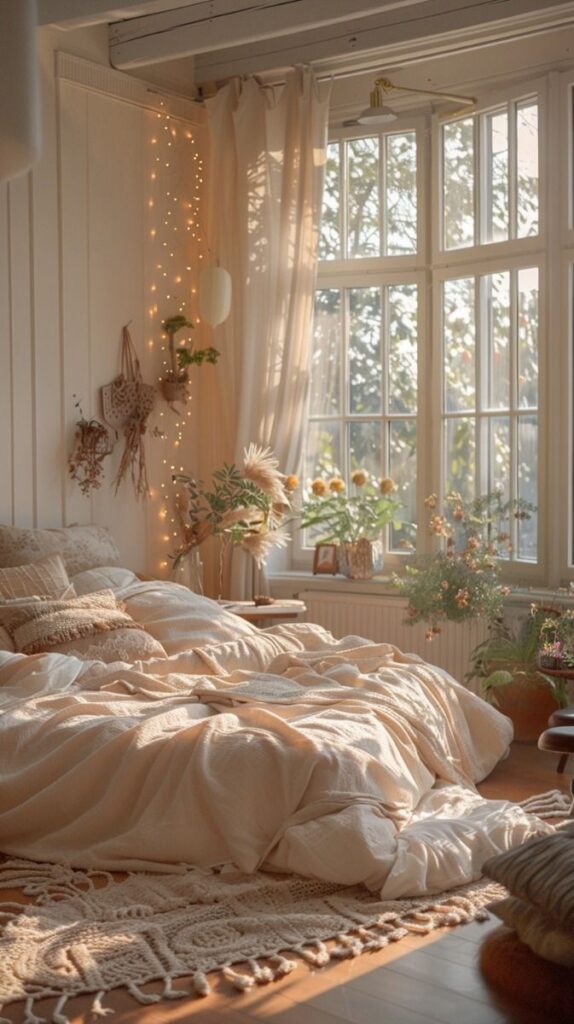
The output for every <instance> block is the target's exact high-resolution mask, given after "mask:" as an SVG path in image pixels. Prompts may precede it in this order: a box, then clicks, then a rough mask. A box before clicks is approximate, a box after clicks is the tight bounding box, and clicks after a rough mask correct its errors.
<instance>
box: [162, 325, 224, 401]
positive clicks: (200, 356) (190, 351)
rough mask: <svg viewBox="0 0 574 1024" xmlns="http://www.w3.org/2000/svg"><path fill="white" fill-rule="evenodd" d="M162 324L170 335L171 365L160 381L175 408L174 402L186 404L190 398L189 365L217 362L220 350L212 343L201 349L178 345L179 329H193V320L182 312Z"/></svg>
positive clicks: (163, 393)
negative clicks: (177, 335) (176, 337)
mask: <svg viewBox="0 0 574 1024" xmlns="http://www.w3.org/2000/svg"><path fill="white" fill-rule="evenodd" d="M161 326H162V330H163V331H165V333H166V334H167V336H168V346H169V362H170V366H169V369H168V370H167V371H166V373H165V374H164V376H163V378H162V379H161V381H160V388H161V393H162V395H163V397H164V398H165V400H166V402H167V403H168V405H169V406H170V407H171V408H172V409H173V408H174V405H173V403H174V402H183V403H184V404H185V403H186V402H187V400H188V398H189V390H188V387H189V374H188V367H190V366H193V365H194V364H195V365H197V366H201V364H202V363H213V364H215V363H216V362H217V360H218V359H219V352H218V351H217V349H216V348H213V347H212V346H211V345H210V346H209V347H208V348H200V349H196V348H194V347H193V344H191V345H176V344H175V335H176V334H177V332H178V331H181V330H182V328H184V327H187V328H188V329H191V330H193V324H192V323H191V321H190V320H188V319H187V317H185V316H182V315H181V314H178V315H177V316H170V317H168V319H167V320H164V321H163V323H162V325H161Z"/></svg>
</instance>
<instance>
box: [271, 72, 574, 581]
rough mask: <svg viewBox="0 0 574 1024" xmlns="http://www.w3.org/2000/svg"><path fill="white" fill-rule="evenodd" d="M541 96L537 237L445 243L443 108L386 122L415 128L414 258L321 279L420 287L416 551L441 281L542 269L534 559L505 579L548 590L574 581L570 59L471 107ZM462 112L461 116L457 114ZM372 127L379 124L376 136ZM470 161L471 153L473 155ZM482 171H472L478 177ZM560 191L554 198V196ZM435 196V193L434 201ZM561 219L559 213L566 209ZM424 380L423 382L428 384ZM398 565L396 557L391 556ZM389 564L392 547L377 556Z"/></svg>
mask: <svg viewBox="0 0 574 1024" xmlns="http://www.w3.org/2000/svg"><path fill="white" fill-rule="evenodd" d="M534 95H537V97H538V103H539V125H540V135H539V217H540V220H539V234H538V236H536V237H533V238H530V237H529V238H524V239H509V240H506V241H501V242H490V243H481V244H479V245H476V246H472V247H467V248H464V249H450V250H446V249H442V248H441V238H442V223H443V211H442V190H441V188H440V184H441V173H442V163H441V140H440V127H441V125H442V124H443V123H444V121H445V120H452V118H443V117H441V116H439V115H433V116H430V115H429V116H428V117H427V116H422V117H417V118H404V119H399V120H397V122H394V123H393V126H392V130H393V131H401V130H413V129H415V130H416V131H417V147H418V162H417V175H418V195H417V204H418V225H417V228H418V251H417V254H416V258H415V257H414V254H413V256H400V257H381V258H377V259H374V260H373V259H370V258H369V259H364V260H349V261H334V260H333V261H324V262H323V263H322V264H320V267H319V273H318V279H317V287H329V285H330V284H331V282H332V283H333V286H336V285H335V282H337V283H338V285H339V286H347V287H348V286H353V285H355V286H357V285H359V284H365V286H367V285H368V284H369V283H374V279H375V278H376V279H377V283H378V282H381V283H387V282H392V283H396V282H400V281H403V280H404V281H405V282H406V281H407V280H409V281H413V280H414V277H413V274H414V273H415V272H417V275H416V276H417V283H418V284H419V310H420V319H419V395H418V397H419V404H418V410H419V412H418V415H419V422H420V424H422V426H423V429H422V430H419V435H418V460H417V461H418V474H417V519H418V523H419V537H418V542H417V550H419V551H425V550H427V551H428V550H430V549H432V544H433V542H432V539H431V538H430V537H429V536H428V534H427V531H426V529H425V523H426V521H427V512H426V509H425V508H424V504H423V503H424V498H425V496H426V495H427V494H428V493H430V491H431V490H437V485H438V482H439V480H441V472H440V471H439V462H440V458H441V438H442V429H443V428H442V394H441V386H442V385H441V382H442V362H441V353H442V329H441V327H442V325H441V320H442V310H441V301H440V298H441V287H442V282H443V281H444V280H447V279H448V278H451V277H457V276H464V275H475V274H483V273H487V274H488V273H493V272H495V271H496V270H506V269H517V268H520V267H527V266H538V268H539V274H540V293H539V294H540V306H539V315H540V323H539V346H540V352H539V355H540V381H539V417H540V419H539V431H540V434H539V468H538V494H539V498H538V562H537V564H533V563H528V562H522V561H518V560H516V561H514V562H512V563H509V564H507V565H505V566H504V567H503V569H504V575H505V576H506V577H507V578H508V579H509V581H511V582H515V583H516V582H518V583H524V584H526V585H529V586H542V587H547V588H549V589H551V590H555V589H556V588H558V587H559V586H561V585H564V584H567V583H569V582H570V581H572V582H574V68H571V69H570V70H567V71H564V72H558V71H550V72H548V73H547V74H545V75H543V76H538V77H537V78H536V79H533V80H532V79H531V80H528V79H522V80H518V81H516V82H514V83H512V84H510V85H509V86H507V87H505V88H499V89H497V90H493V91H492V92H489V93H485V94H483V95H482V96H481V97H480V101H479V103H478V104H477V106H476V107H475V108H474V109H473V110H472V111H471V113H472V114H473V115H476V114H482V113H484V112H487V111H488V110H492V109H496V108H497V107H499V106H500V105H501V104H504V103H507V102H508V101H509V100H519V99H521V98H527V97H530V96H534ZM459 116H463V115H462V113H461V114H460V115H459ZM367 134H369V133H368V132H365V131H364V130H363V129H362V128H361V127H360V126H358V127H357V128H356V129H352V130H349V129H337V130H334V131H332V132H331V133H330V140H333V141H334V140H340V139H341V138H358V137H364V136H365V135H367ZM375 134H376V133H375ZM477 159H478V154H476V156H475V160H477ZM477 180H478V179H476V178H475V181H477ZM557 196H559V197H560V201H558V202H557V201H555V197H557ZM431 197H432V198H433V200H439V201H431ZM565 209H566V210H567V211H568V216H567V217H565V216H564V210H565ZM429 381H430V386H429ZM396 560H397V561H398V563H399V564H401V563H402V556H401V555H398V556H396ZM385 562H386V566H387V567H391V563H392V556H391V555H387V556H386V558H385ZM310 564H311V551H310V550H309V549H303V548H302V546H301V537H300V531H299V530H295V531H294V544H293V551H292V561H291V565H292V568H293V569H300V570H309V568H310Z"/></svg>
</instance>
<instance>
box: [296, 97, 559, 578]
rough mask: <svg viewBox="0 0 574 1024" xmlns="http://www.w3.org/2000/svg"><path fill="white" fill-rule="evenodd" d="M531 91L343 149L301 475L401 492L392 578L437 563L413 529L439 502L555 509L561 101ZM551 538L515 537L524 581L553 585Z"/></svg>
mask: <svg viewBox="0 0 574 1024" xmlns="http://www.w3.org/2000/svg"><path fill="white" fill-rule="evenodd" d="M528 89H529V91H528V92H520V88H519V87H518V88H515V89H514V91H510V90H509V95H508V96H507V97H506V98H504V100H501V101H499V102H496V103H492V104H490V105H489V106H488V107H486V106H485V107H484V108H483V109H479V110H477V111H476V112H473V113H472V114H465V115H460V114H458V115H457V116H454V117H452V118H450V119H448V120H444V119H443V118H438V117H436V118H434V119H433V120H432V121H431V119H430V118H429V119H428V120H423V119H419V120H418V121H411V122H410V123H406V124H405V125H404V126H403V127H402V128H401V130H398V129H396V130H393V131H390V130H389V131H385V132H381V133H378V134H375V135H373V134H371V135H366V134H365V135H361V136H359V137H357V136H356V135H355V136H354V137H347V136H348V133H347V136H345V135H344V133H342V132H340V133H339V137H338V138H336V139H333V140H332V141H331V142H330V144H329V147H328V153H327V165H326V179H325V192H324V206H323V218H322V225H321V236H320V247H319V269H318V282H317V293H316V297H315V316H314V327H313V341H312V365H311V397H310V406H309V417H308V423H307V429H306V436H305V439H304V464H303V478H304V482H305V484H306V485H308V484H309V483H310V481H311V480H312V479H313V478H314V477H316V476H318V475H322V476H326V477H328V476H330V475H335V474H341V475H342V476H344V477H345V479H347V480H348V479H349V477H350V474H351V472H352V471H353V470H354V469H356V468H364V469H367V470H369V471H370V472H372V473H373V474H374V475H376V476H386V475H388V476H391V477H393V479H394V480H395V481H396V483H397V484H398V486H399V489H400V498H401V501H402V502H403V508H402V518H403V523H402V525H401V527H400V528H399V529H389V531H388V534H387V536H386V537H385V538H384V539H385V546H386V552H387V555H388V556H389V557H388V559H387V562H386V564H387V566H388V565H389V564H393V562H394V564H395V565H396V564H397V563H399V562H400V560H401V558H403V557H404V555H405V550H406V549H407V548H408V547H409V546H410V544H411V542H413V541H414V542H415V543H416V546H417V548H418V550H419V551H424V550H428V546H429V541H428V538H427V537H426V535H425V533H426V531H424V530H422V529H420V530H419V531H418V534H417V531H416V524H417V523H425V522H426V512H425V508H424V498H425V496H426V495H427V494H429V493H431V492H433V491H434V492H437V493H438V494H439V495H444V494H446V493H448V492H449V491H451V490H458V491H460V492H461V493H462V494H463V495H465V496H472V495H478V494H484V493H486V492H487V491H490V490H492V489H494V488H500V489H501V490H502V491H503V493H504V494H505V496H507V497H508V498H523V499H525V500H527V501H529V502H531V503H532V504H533V505H535V506H537V507H538V508H539V509H541V499H542V505H543V498H544V496H543V489H542V485H543V483H544V481H542V479H541V477H540V471H539V465H540V457H539V453H540V446H541V441H540V439H541V437H543V436H544V430H545V429H546V428H545V426H544V423H545V420H546V418H547V416H548V411H547V410H545V407H544V386H543V384H541V380H542V381H543V380H544V374H545V366H546V364H545V362H544V359H543V357H542V343H543V338H544V334H545V323H544V319H543V315H542V314H543V311H544V310H548V308H549V302H548V297H547V296H546V294H545V289H546V287H547V279H548V278H547V273H546V270H545V267H546V261H547V259H548V252H547V250H549V248H550V242H549V240H548V238H547V237H546V232H547V230H548V225H546V224H545V220H544V204H543V203H542V198H543V190H542V185H541V181H542V180H543V179H541V177H540V167H539V151H540V137H539V134H540V129H541V124H542V121H543V111H544V109H545V107H544V102H546V101H545V100H544V101H541V95H545V94H544V93H543V91H542V92H541V89H540V87H536V90H533V86H532V84H530V85H529V87H528ZM544 116H545V115H544ZM393 127H394V126H393ZM429 127H430V129H431V131H430V136H431V138H432V144H433V152H434V154H435V165H436V175H434V177H433V180H434V181H435V185H434V186H433V189H434V193H433V192H432V191H431V182H430V181H428V180H424V178H423V174H424V171H425V169H426V167H427V166H430V159H429V157H428V152H427V149H426V147H427V138H428V135H429V132H428V128H429ZM426 195H428V196H429V200H430V201H429V202H428V204H425V196H426ZM572 244H573V245H574V232H573V243H572ZM427 252H432V253H433V256H432V258H431V261H430V262H429V259H428V258H427ZM546 315H547V314H546ZM540 531H541V524H540V522H539V515H538V514H535V515H534V516H533V517H532V518H531V519H528V520H521V519H518V520H515V521H513V523H512V524H511V536H510V539H509V550H508V559H507V562H508V566H507V569H508V572H509V573H510V574H511V575H512V572H513V569H514V564H517V565H516V572H519V573H520V575H521V576H523V577H525V578H526V579H531V580H535V579H540V578H541V576H540V572H538V576H537V575H536V572H537V566H539V564H540ZM573 532H574V531H573ZM301 540H302V543H303V545H305V544H306V545H308V546H309V545H312V544H313V542H314V538H313V537H311V536H309V537H307V538H300V537H299V538H298V541H299V543H301ZM545 543H546V542H545ZM299 556H300V557H301V558H304V548H301V549H300V551H299ZM299 564H304V563H303V561H302V562H300V563H299Z"/></svg>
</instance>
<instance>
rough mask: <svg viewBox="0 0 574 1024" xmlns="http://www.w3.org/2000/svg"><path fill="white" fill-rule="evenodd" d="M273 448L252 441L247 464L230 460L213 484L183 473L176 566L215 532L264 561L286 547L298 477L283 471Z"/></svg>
mask: <svg viewBox="0 0 574 1024" xmlns="http://www.w3.org/2000/svg"><path fill="white" fill-rule="evenodd" d="M278 466H279V463H278V462H277V459H276V458H275V457H274V456H273V454H272V452H271V451H270V449H269V448H261V447H260V446H259V445H256V444H250V445H249V447H248V448H246V449H245V451H244V455H243V464H242V466H241V467H239V468H238V467H237V466H236V465H234V464H232V465H227V463H224V465H223V467H222V469H218V470H216V472H215V473H214V474H213V481H212V485H211V487H205V486H204V485H203V484H202V483H201V482H200V481H198V480H196V479H195V478H194V477H191V476H189V475H187V474H181V473H180V474H177V475H175V476H174V477H173V480H174V483H176V484H179V485H180V487H179V490H178V492H177V495H176V513H177V519H178V523H179V530H180V536H181V543H180V546H179V547H178V549H177V551H176V552H175V555H174V569H177V567H178V565H179V563H180V562H181V560H182V558H185V556H186V555H188V554H189V553H190V551H191V550H192V549H193V548H194V547H196V546H197V545H198V544H201V543H202V542H203V541H204V540H205V539H206V538H207V537H209V536H220V537H223V538H224V539H225V540H227V541H229V542H230V543H232V544H237V545H239V546H240V547H241V548H243V550H244V551H247V552H248V553H249V554H250V555H251V556H252V557H253V558H254V559H255V561H256V563H257V565H262V564H263V563H264V562H265V560H266V558H267V555H268V554H269V551H270V549H271V548H272V547H284V546H285V544H286V543H287V540H288V537H287V536H286V535H285V533H284V532H283V527H284V526H285V517H286V515H287V513H288V512H289V509H290V507H291V503H290V500H289V491H291V490H294V489H295V488H296V486H297V478H296V477H295V476H293V475H290V476H284V475H283V474H282V473H280V472H279V469H278Z"/></svg>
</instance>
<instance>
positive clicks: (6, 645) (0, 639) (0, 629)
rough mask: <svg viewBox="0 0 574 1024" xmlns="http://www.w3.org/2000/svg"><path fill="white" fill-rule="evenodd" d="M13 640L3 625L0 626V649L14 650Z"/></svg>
mask: <svg viewBox="0 0 574 1024" xmlns="http://www.w3.org/2000/svg"><path fill="white" fill-rule="evenodd" d="M15 650H16V648H15V647H14V641H13V640H12V637H11V636H10V634H9V632H8V630H7V629H4V626H0V651H15Z"/></svg>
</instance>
